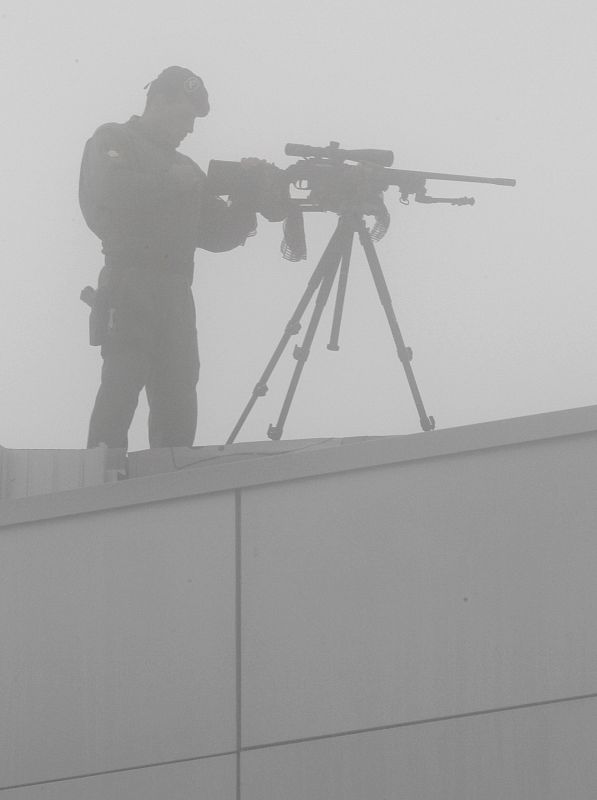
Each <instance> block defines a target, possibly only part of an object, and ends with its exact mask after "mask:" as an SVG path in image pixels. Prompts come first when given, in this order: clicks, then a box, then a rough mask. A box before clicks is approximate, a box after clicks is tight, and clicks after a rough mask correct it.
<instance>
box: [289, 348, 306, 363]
mask: <svg viewBox="0 0 597 800" xmlns="http://www.w3.org/2000/svg"><path fill="white" fill-rule="evenodd" d="M309 353H310V350H309V348H308V347H304V346H303V347H299V346H298V345H297V346H296V347H295V348H294V350H293V351H292V355H293V356H294V357H295V358H296V360H297V361H302V362H305V361H306V360H307V359H308V358H309Z"/></svg>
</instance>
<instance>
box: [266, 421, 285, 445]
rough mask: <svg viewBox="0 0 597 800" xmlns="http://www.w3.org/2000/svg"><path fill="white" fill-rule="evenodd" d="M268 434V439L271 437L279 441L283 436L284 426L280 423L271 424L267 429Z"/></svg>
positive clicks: (274, 440)
mask: <svg viewBox="0 0 597 800" xmlns="http://www.w3.org/2000/svg"><path fill="white" fill-rule="evenodd" d="M267 436H268V439H271V440H272V441H273V442H277V441H278V440H279V439H281V438H282V428H281V427H280V426H279V425H278V426H276V425H270V426H269V428H268V429H267Z"/></svg>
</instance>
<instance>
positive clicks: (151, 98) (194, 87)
mask: <svg viewBox="0 0 597 800" xmlns="http://www.w3.org/2000/svg"><path fill="white" fill-rule="evenodd" d="M148 86H149V89H148V91H147V105H146V107H145V112H144V114H143V116H144V118H145V119H146V120H147V121H148V122H150V123H151V124H152V125H153V127H154V128H156V129H157V130H158V131H159V133H160V135H162V136H163V137H164V138H165V139H167V141H168V142H170V143H171V144H172V145H173V146H174V147H178V145H179V144H180V143H181V142H182V140H183V139H184V138H185V136H186V135H187V134H189V133H192V131H193V127H194V124H195V118H196V117H205V116H207V114H208V113H209V99H208V95H207V90H206V88H205V86H204V84H203V81H202V80H201V78H199V77H198V76H197V75H195V74H194V73H193V72H191V70H190V69H186V68H185V67H167V68H166V69H165V70H163V72H160V74H159V75H158V77H157V78H156V79H155V80H153V81H152V82H151V83H150V84H148ZM146 88H147V87H146Z"/></svg>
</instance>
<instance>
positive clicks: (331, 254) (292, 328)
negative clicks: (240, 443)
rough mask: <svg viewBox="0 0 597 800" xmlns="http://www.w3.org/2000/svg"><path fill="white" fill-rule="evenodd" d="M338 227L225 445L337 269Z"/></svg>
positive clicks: (265, 389) (264, 387) (261, 394)
mask: <svg viewBox="0 0 597 800" xmlns="http://www.w3.org/2000/svg"><path fill="white" fill-rule="evenodd" d="M340 235H341V234H340V225H338V226H337V228H336V230H335V231H334V233H333V234H332V237H331V238H330V241H329V242H328V245H327V247H326V248H325V250H324V252H323V254H322V256H321V258H320V259H319V262H318V264H317V266H316V267H315V269H314V271H313V274H312V275H311V277H310V279H309V282H308V284H307V288H306V289H305V292H304V293H303V296H302V297H301V299H300V301H299V303H298V305H297V307H296V309H295V311H294V314H293V315H292V317H291V318H290V320H289V322H288V324H287V325H286V328H285V330H284V334H283V336H282V338H281V339H280V342H279V343H278V346H277V347H276V349H275V351H274V354H273V355H272V357H271V358H270V360H269V362H268V364H267V366H266V368H265V370H264V371H263V373H262V375H261V377H260V378H259V380H258V382H257V383H256V385H255V388H254V389H253V393H252V395H251V397H250V398H249V401H248V403H247V404H246V406H245V408H244V409H243V412H242V414H241V415H240V417H239V419H238V422H237V423H236V425H235V426H234V429H233V431H232V433H231V434H230V436H229V437H228V439H227V440H226V444H232V443H233V442H234V440H235V439H236V437H237V436H238V433H239V431H240V429H241V428H242V426H243V425H244V424H245V420H246V419H247V417H248V416H249V414H250V412H251V409H252V408H253V406H254V405H255V403H256V401H257V398H258V397H263V396H264V395H265V394H266V393H267V381H268V380H269V377H270V375H271V374H272V372H273V371H274V368H275V366H276V364H277V363H278V361H279V360H280V356H281V355H282V353H283V352H284V348H285V347H286V345H287V344H288V341H289V339H290V337H291V336H294V335H295V334H297V333H298V332H299V331H300V329H301V318H302V316H303V314H304V313H305V309H306V307H307V306H308V305H309V302H310V300H311V298H312V297H313V295H314V294H315V292H316V291H317V289H318V287H320V285H321V283H322V281H323V280H324V278H325V276H326V274H327V272H328V271H329V270H331V269H333V274H334V275H335V274H336V271H337V268H338V256H337V249H338V243H339V238H340Z"/></svg>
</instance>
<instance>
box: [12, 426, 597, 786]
mask: <svg viewBox="0 0 597 800" xmlns="http://www.w3.org/2000/svg"><path fill="white" fill-rule="evenodd" d="M280 463H282V462H280ZM595 475H597V436H596V435H595V434H594V433H593V432H586V433H585V434H579V435H574V436H561V437H554V438H551V439H548V440H537V441H534V442H526V443H520V444H509V445H508V446H503V447H491V448H480V449H478V450H470V451H467V452H454V453H452V454H449V453H448V454H445V455H442V456H437V457H426V458H421V459H419V460H416V459H414V460H413V459H411V460H408V461H402V462H400V461H399V460H397V461H396V462H395V463H385V464H383V465H381V466H378V467H375V466H371V467H369V468H367V469H353V470H350V471H347V472H343V473H337V474H333V473H330V474H326V475H313V476H312V477H304V478H303V479H301V480H280V481H278V482H272V483H267V484H265V485H253V486H246V487H245V488H243V487H238V488H236V489H234V490H228V491H222V492H220V493H217V492H215V493H213V492H211V493H208V494H201V493H200V492H197V491H195V492H194V493H193V492H191V491H190V490H189V494H188V496H179V497H176V498H174V499H172V500H161V501H160V502H156V503H143V504H139V505H133V506H131V507H127V508H121V509H117V510H112V511H98V512H96V513H89V514H82V515H81V514H77V515H74V516H68V517H62V518H59V519H54V520H46V521H44V520H39V521H37V522H27V523H23V524H21V525H9V526H8V527H5V528H4V529H2V530H0V570H1V572H2V574H1V575H0V595H1V596H0V617H1V621H2V623H1V624H2V634H1V636H2V642H3V644H4V646H3V649H2V655H1V657H0V659H1V660H0V682H1V687H2V688H1V692H0V694H1V698H2V700H1V701H0V702H1V704H2V708H1V709H0V741H1V742H3V743H4V744H3V745H2V748H1V755H0V787H1V788H2V791H0V797H6V798H7V800H29V798H31V800H36V798H38V797H40V798H41V797H43V798H49V800H54V798H56V800H58V798H60V800H62V798H64V799H65V800H70V798H71V797H72V798H73V800H74V798H77V800H92V799H93V800H95V799H96V798H98V799H99V798H105V797H111V798H112V797H114V798H123V800H137V798H138V799H139V800H141V798H143V799H144V800H154V798H155V800H157V799H158V798H166V797H168V798H169V799H170V798H174V799H175V800H177V798H194V797H206V798H210V800H211V798H214V799H215V800H219V798H227V799H228V798H229V800H234V799H235V798H242V800H336V799H337V800H365V798H367V800H369V799H370V798H371V799H372V800H387V799H388V798H405V800H417V799H418V798H420V800H498V799H499V800H502V799H503V800H518V798H520V799H521V800H535V799H536V800H563V798H566V800H590V799H591V798H593V797H594V796H595V789H596V787H597V760H596V759H595V758H594V755H593V751H594V742H595V740H596V737H597V668H596V666H595V665H596V664H597V631H596V626H595V616H596V612H597V583H596V581H595V577H594V572H595V564H596V563H597V537H596V535H595V527H596V526H595V519H596V518H597V495H596V493H595V492H594V486H593V484H594V481H595V477H594V476H595ZM179 477H180V479H181V480H187V481H188V480H189V478H188V477H187V478H184V477H183V476H182V475H180V476H179ZM138 480H142V479H138ZM131 483H135V482H131ZM106 490H107V491H109V487H106ZM34 784H35V785H34Z"/></svg>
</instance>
